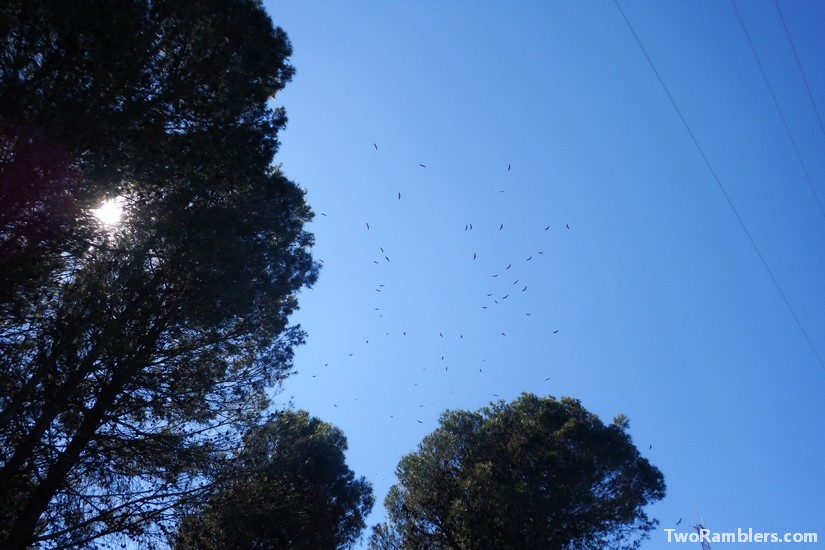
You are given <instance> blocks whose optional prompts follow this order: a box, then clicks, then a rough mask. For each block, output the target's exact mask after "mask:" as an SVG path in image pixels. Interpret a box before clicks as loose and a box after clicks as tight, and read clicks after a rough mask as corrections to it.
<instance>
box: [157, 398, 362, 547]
mask: <svg viewBox="0 0 825 550" xmlns="http://www.w3.org/2000/svg"><path fill="white" fill-rule="evenodd" d="M346 449H347V440H346V438H345V437H344V434H343V433H342V432H341V431H340V430H339V429H337V428H335V427H334V426H332V425H330V424H327V423H326V422H322V421H320V420H318V419H317V418H312V417H310V416H309V414H308V413H306V412H303V411H299V412H282V413H280V414H279V415H277V416H276V417H274V418H273V419H272V420H270V421H269V422H267V423H265V424H263V425H261V426H257V427H255V428H253V429H252V430H250V431H249V433H248V434H247V435H246V437H245V439H244V448H243V450H242V451H241V452H240V454H239V455H238V457H237V458H236V459H235V460H233V461H232V462H231V463H230V464H229V465H228V466H227V467H228V469H229V471H227V472H221V473H219V476H221V475H222V477H223V478H224V479H225V480H226V481H223V482H220V483H218V484H217V486H216V488H215V491H214V493H213V494H212V496H211V498H210V499H209V501H208V503H207V504H206V505H205V506H202V507H200V508H198V509H195V510H194V511H193V512H192V513H191V514H190V515H188V516H187V517H186V518H185V520H184V521H183V523H182V526H181V529H180V531H179V532H178V533H177V535H176V537H175V539H174V543H173V544H174V547H175V548H177V549H179V550H189V549H193V550H194V549H200V550H220V549H223V548H238V549H244V548H250V549H251V548H296V549H299V548H304V549H307V550H316V549H325V548H328V549H333V548H351V547H352V546H353V545H354V544H355V542H356V541H357V540H358V538H359V537H360V534H361V532H362V531H363V529H364V527H365V523H364V518H365V517H366V516H367V515H368V514H369V512H370V511H371V510H372V505H373V501H374V500H373V496H372V487H371V486H370V484H369V483H368V482H367V481H366V480H365V479H364V478H363V477H360V478H356V477H355V474H354V473H353V472H352V470H350V469H349V467H347V465H346V462H345V457H344V451H346Z"/></svg>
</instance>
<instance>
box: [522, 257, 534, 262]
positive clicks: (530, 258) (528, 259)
mask: <svg viewBox="0 0 825 550" xmlns="http://www.w3.org/2000/svg"><path fill="white" fill-rule="evenodd" d="M532 259H533V257H532V256H530V257H529V258H527V259H526V260H524V261H525V262H529V261H530V260H532Z"/></svg>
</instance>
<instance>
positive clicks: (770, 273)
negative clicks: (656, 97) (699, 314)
mask: <svg viewBox="0 0 825 550" xmlns="http://www.w3.org/2000/svg"><path fill="white" fill-rule="evenodd" d="M613 2H614V3H615V4H616V7H617V8H618V10H619V13H621V15H622V19H624V22H625V23H626V24H627V28H628V29H630V32H631V34H633V38H635V39H636V43H637V44H638V45H639V48H640V49H641V50H642V53H643V54H644V56H645V59H647V62H648V64H649V65H650V68H651V69H653V73H654V74H655V75H656V78H657V79H658V80H659V84H661V86H662V89H663V90H664V91H665V94H666V95H667V97H668V99H669V100H670V104H671V105H673V109H674V110H675V111H676V114H677V115H679V119H680V120H681V121H682V124H683V125H684V127H685V130H687V133H688V135H689V136H690V139H691V140H692V141H693V144H694V145H695V146H696V149H697V150H698V151H699V154H700V155H701V157H702V160H704V161H705V166H707V167H708V171H710V174H711V176H713V180H714V181H715V182H716V185H717V186H718V187H719V190H720V191H721V192H722V195H723V196H724V197H725V200H726V201H727V203H728V206H730V209H731V211H733V215H734V216H735V217H736V220H737V221H738V222H739V225H740V227H742V231H744V232H745V236H747V238H748V241H750V243H751V246H752V247H753V250H754V251H755V252H756V255H757V256H758V257H759V261H761V262H762V266H763V267H764V268H765V271H767V272H768V276H769V277H770V278H771V281H773V284H774V286H775V287H776V290H777V291H778V292H779V295H780V296H781V297H782V301H784V302H785V305H786V306H787V307H788V311H790V312H791V317H793V319H794V321H796V326H797V327H799V330H800V331H801V332H802V335H803V336H804V337H805V340H806V341H807V342H808V345H809V346H810V348H811V351H812V352H813V354H814V356H816V359H817V361H818V362H819V366H820V367H822V370H825V362H823V360H822V357H820V355H819V352H817V351H816V348H815V347H814V344H813V342H812V341H811V338H810V337H809V336H808V332H807V331H806V330H805V327H803V326H802V323H801V322H800V320H799V317H797V315H796V312H795V311H794V309H793V307H792V306H791V303H790V302H789V301H788V298H787V297H786V296H785V293H784V292H783V291H782V287H781V286H779V281H777V280H776V277H775V276H774V274H773V271H771V268H770V267H769V266H768V262H767V261H765V257H764V256H762V252H761V251H760V250H759V247H758V246H756V241H754V240H753V237H752V236H751V233H750V231H748V228H747V226H746V225H745V222H744V221H743V220H742V216H740V215H739V212H738V211H737V210H736V207H735V206H734V205H733V201H731V198H730V196H729V195H728V192H727V191H726V190H725V186H724V185H723V184H722V180H720V179H719V176H718V175H716V171H715V170H714V169H713V166H712V165H711V164H710V160H708V157H707V155H706V154H705V151H704V149H702V146H701V145H700V144H699V140H697V139H696V135H695V134H694V133H693V130H691V129H690V126H689V125H688V123H687V120H686V119H685V117H684V115H683V114H682V111H681V110H680V109H679V106H678V105H677V104H676V101H675V100H674V99H673V96H672V95H671V94H670V90H669V89H668V87H667V85H666V84H665V81H664V80H663V79H662V76H661V75H660V74H659V71H658V70H657V69H656V65H654V64H653V60H652V59H651V58H650V55H648V53H647V49H645V47H644V44H642V41H641V40H640V39H639V35H637V34H636V31H635V30H634V29H633V25H631V24H630V20H629V19H628V18H627V15H625V13H624V10H623V9H622V6H621V5H620V4H619V0H613Z"/></svg>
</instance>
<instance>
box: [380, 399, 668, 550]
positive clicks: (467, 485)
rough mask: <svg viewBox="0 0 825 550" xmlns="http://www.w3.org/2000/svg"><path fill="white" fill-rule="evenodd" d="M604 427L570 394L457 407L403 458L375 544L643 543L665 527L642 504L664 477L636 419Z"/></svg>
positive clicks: (387, 547)
mask: <svg viewBox="0 0 825 550" xmlns="http://www.w3.org/2000/svg"><path fill="white" fill-rule="evenodd" d="M617 420H618V422H617V423H614V424H612V425H609V426H605V425H604V424H603V423H602V422H601V421H600V420H599V419H598V418H597V417H596V416H595V415H593V414H592V413H590V412H588V411H587V410H585V409H584V408H583V407H582V406H581V404H580V403H579V402H578V401H577V400H575V399H571V398H564V399H562V400H560V401H559V400H556V399H554V398H551V397H547V398H538V397H536V396H534V395H531V394H522V396H521V397H520V398H519V399H517V400H516V401H513V402H511V403H504V402H498V403H494V404H491V405H490V406H489V407H486V408H484V409H482V410H480V411H478V412H468V411H453V412H446V413H444V414H443V415H442V417H441V426H440V427H439V428H438V429H437V430H436V431H435V432H433V433H432V434H430V435H428V436H427V437H426V438H424V441H423V442H422V443H421V445H420V446H419V449H418V451H417V452H414V453H411V454H409V455H407V456H405V457H404V458H403V459H402V460H401V462H400V463H399V465H398V468H397V469H396V473H397V475H398V479H399V482H398V484H396V485H394V486H393V487H392V488H391V489H390V492H389V494H388V496H387V498H386V501H385V505H386V508H387V512H388V515H389V523H387V524H383V525H379V526H376V527H375V528H374V531H373V536H372V538H371V540H370V546H371V547H372V548H376V549H384V550H391V549H395V548H421V549H424V548H427V549H438V548H455V549H459V548H461V549H470V548H473V549H475V548H559V549H571V550H572V549H583V548H593V549H603V548H636V547H638V545H639V544H640V542H641V540H642V539H643V538H646V537H647V536H648V535H647V533H648V532H649V531H650V530H651V529H653V528H654V527H655V525H656V523H657V522H656V521H655V520H651V519H649V518H648V517H647V515H646V514H645V512H644V510H643V507H644V506H646V505H647V504H649V503H651V502H654V501H656V500H659V499H661V498H663V497H664V494H665V484H664V478H663V476H662V474H661V472H659V470H658V469H656V468H655V467H654V466H652V465H651V464H650V463H648V461H647V460H646V459H644V458H642V457H641V456H640V455H639V452H638V450H637V449H636V447H635V446H634V445H633V443H632V442H631V440H630V436H629V435H628V434H627V433H626V431H625V430H626V428H627V426H628V423H627V419H626V417H621V418H617Z"/></svg>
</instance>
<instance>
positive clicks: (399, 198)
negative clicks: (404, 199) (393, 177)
mask: <svg viewBox="0 0 825 550" xmlns="http://www.w3.org/2000/svg"><path fill="white" fill-rule="evenodd" d="M398 200H401V191H399V192H398Z"/></svg>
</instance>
